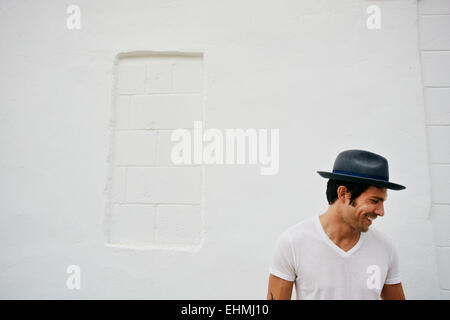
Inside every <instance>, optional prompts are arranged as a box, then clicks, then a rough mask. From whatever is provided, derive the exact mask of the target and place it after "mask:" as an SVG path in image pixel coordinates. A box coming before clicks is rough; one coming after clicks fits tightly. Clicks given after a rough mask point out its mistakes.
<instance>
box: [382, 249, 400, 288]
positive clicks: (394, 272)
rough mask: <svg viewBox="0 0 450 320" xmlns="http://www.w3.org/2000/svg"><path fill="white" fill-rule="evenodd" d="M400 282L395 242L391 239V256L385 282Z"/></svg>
mask: <svg viewBox="0 0 450 320" xmlns="http://www.w3.org/2000/svg"><path fill="white" fill-rule="evenodd" d="M400 282H401V277H400V266H399V261H398V253H397V248H396V246H395V244H394V243H393V242H392V241H391V258H390V263H389V270H388V272H387V275H386V280H385V281H384V283H385V284H396V283H400Z"/></svg>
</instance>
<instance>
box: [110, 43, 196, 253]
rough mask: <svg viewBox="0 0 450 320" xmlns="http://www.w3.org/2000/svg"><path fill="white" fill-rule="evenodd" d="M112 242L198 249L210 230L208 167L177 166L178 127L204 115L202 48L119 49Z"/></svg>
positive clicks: (113, 129)
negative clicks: (173, 137)
mask: <svg viewBox="0 0 450 320" xmlns="http://www.w3.org/2000/svg"><path fill="white" fill-rule="evenodd" d="M113 74H114V89H113V90H114V92H113V105H112V122H111V128H110V130H111V136H110V137H111V138H110V150H109V151H110V152H109V155H110V157H109V163H110V166H109V168H110V170H109V177H108V187H107V206H106V211H105V218H104V236H105V244H106V245H108V246H114V247H121V248H129V249H143V250H152V249H166V250H183V251H198V250H199V249H200V247H201V244H202V241H203V235H204V166H203V165H175V164H174V163H173V162H172V160H171V150H172V147H173V146H174V145H175V144H176V142H173V141H171V134H172V132H173V130H175V129H187V130H189V131H191V132H192V130H193V124H194V121H203V120H204V101H205V93H204V65H203V54H202V53H180V52H130V53H121V54H119V55H117V58H116V61H115V64H114V73H113Z"/></svg>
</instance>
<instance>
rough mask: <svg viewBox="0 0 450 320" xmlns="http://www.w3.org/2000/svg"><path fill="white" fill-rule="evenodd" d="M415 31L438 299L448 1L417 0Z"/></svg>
mask: <svg viewBox="0 0 450 320" xmlns="http://www.w3.org/2000/svg"><path fill="white" fill-rule="evenodd" d="M419 4H420V5H419V31H420V33H419V35H420V38H419V39H420V49H421V60H422V73H423V85H424V96H425V110H426V125H427V133H428V153H429V164H430V171H431V178H432V179H431V182H432V194H433V197H432V210H431V219H432V222H433V227H434V235H435V243H436V246H437V248H436V249H437V261H438V269H439V284H440V289H441V290H440V292H441V298H442V299H450V271H449V270H450V189H449V186H450V184H449V181H450V107H449V105H450V37H449V32H450V31H449V30H450V1H445V0H431V1H430V0H427V1H423V0H422V1H420V2H419Z"/></svg>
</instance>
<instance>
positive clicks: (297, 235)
mask: <svg viewBox="0 0 450 320" xmlns="http://www.w3.org/2000/svg"><path fill="white" fill-rule="evenodd" d="M316 219H317V217H316V216H313V217H309V218H307V219H305V220H302V221H300V222H297V223H296V224H294V225H292V226H290V227H288V228H287V229H285V230H284V231H283V233H282V234H281V236H280V238H283V239H289V240H290V241H293V240H299V239H301V238H303V237H305V236H307V235H308V234H309V233H311V232H312V231H313V230H315V223H316V222H315V220H316Z"/></svg>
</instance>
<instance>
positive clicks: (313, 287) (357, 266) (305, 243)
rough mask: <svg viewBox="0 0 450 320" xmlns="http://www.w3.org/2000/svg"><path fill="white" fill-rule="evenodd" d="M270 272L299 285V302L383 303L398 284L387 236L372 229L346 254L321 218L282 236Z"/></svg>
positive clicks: (314, 218) (395, 254) (396, 266)
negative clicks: (389, 289) (388, 290)
mask: <svg viewBox="0 0 450 320" xmlns="http://www.w3.org/2000/svg"><path fill="white" fill-rule="evenodd" d="M270 273H271V274H273V275H275V276H277V277H280V278H282V279H284V280H288V281H295V288H296V294H297V299H327V300H331V299H374V300H377V299H378V300H379V299H380V293H381V290H382V289H383V285H384V284H396V283H399V282H400V271H399V264H398V255H397V251H396V249H395V246H394V244H393V242H392V240H391V239H390V238H389V237H388V236H387V235H386V234H384V233H382V232H381V231H379V230H376V229H373V227H372V228H369V230H368V231H367V232H361V235H360V237H359V240H358V242H357V244H356V245H355V246H354V247H353V248H351V249H350V250H349V251H344V250H342V249H341V248H339V247H338V246H337V245H336V244H335V243H334V242H333V241H332V240H331V239H330V238H329V237H328V235H327V234H326V233H325V231H324V230H323V227H322V225H321V223H320V220H319V216H314V217H311V218H309V219H307V220H304V221H302V222H299V223H297V224H296V225H294V226H292V227H290V228H288V229H287V230H286V231H284V232H283V233H282V234H281V236H280V237H279V239H278V241H277V245H276V250H275V254H274V256H273V261H272V265H271V266H270Z"/></svg>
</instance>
